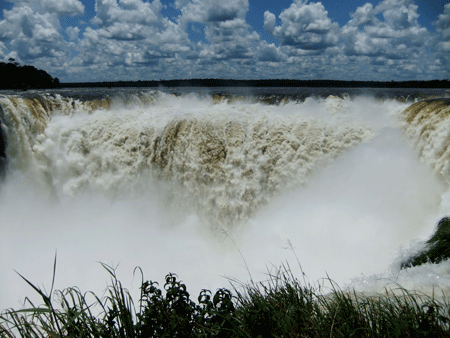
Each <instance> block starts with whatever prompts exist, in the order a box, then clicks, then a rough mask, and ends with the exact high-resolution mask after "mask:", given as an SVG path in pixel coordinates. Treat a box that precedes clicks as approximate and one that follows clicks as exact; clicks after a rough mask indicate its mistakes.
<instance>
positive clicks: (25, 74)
mask: <svg viewBox="0 0 450 338" xmlns="http://www.w3.org/2000/svg"><path fill="white" fill-rule="evenodd" d="M0 74H1V78H0V89H21V90H27V89H41V88H42V89H44V88H86V87H91V88H92V87H107V88H108V87H111V88H112V87H160V86H163V87H334V88H363V87H372V88H450V80H449V79H445V80H430V81H400V82H397V81H341V80H286V79H273V80H232V79H183V80H151V81H115V82H76V83H60V82H59V79H58V78H53V77H52V76H51V75H50V74H48V73H47V72H45V71H44V70H40V69H37V68H35V67H33V66H21V65H20V64H19V63H18V62H16V61H15V60H14V59H12V58H11V59H9V62H8V63H5V62H0Z"/></svg>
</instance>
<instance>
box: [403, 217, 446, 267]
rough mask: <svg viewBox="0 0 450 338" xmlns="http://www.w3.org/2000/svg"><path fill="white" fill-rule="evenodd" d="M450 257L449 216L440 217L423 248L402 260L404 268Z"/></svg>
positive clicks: (436, 261)
mask: <svg viewBox="0 0 450 338" xmlns="http://www.w3.org/2000/svg"><path fill="white" fill-rule="evenodd" d="M449 258H450V217H444V218H442V219H441V220H440V221H439V222H438V223H437V226H436V231H435V232H434V234H433V236H431V238H430V239H429V240H428V241H427V242H426V247H425V250H423V251H422V252H420V253H418V254H417V255H416V256H414V257H411V258H409V259H408V260H406V261H404V262H402V264H401V268H402V269H406V268H409V267H412V266H418V265H422V264H424V263H428V262H430V263H435V264H437V263H440V262H442V261H444V260H446V259H449Z"/></svg>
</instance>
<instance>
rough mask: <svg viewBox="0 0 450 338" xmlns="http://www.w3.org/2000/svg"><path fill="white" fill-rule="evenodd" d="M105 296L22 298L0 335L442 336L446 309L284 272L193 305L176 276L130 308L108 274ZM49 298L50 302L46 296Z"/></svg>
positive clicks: (427, 300)
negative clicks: (317, 282)
mask: <svg viewBox="0 0 450 338" xmlns="http://www.w3.org/2000/svg"><path fill="white" fill-rule="evenodd" d="M103 267H104V268H105V269H106V271H107V273H109V274H110V276H111V283H110V285H109V287H108V289H107V292H106V295H105V296H103V297H101V298H100V297H98V296H96V295H94V294H93V293H90V292H88V293H84V294H83V293H82V292H81V291H80V290H78V289H77V288H68V289H65V290H63V291H55V292H54V293H53V295H52V294H51V293H52V291H51V292H50V294H48V295H47V294H45V293H44V292H43V291H42V290H41V289H39V288H37V287H36V286H34V285H33V284H32V283H31V282H29V281H28V280H26V279H25V278H24V280H25V281H26V282H27V283H29V284H30V286H31V287H32V288H33V289H34V290H35V292H38V294H39V295H40V296H41V297H42V299H43V304H41V305H39V306H35V305H34V304H33V303H32V302H31V301H30V300H28V299H27V301H26V305H27V307H26V308H25V309H21V310H13V309H10V310H5V311H3V312H2V313H1V315H0V337H1V338H12V337H55V338H56V337H99V338H100V337H102V338H103V337H120V338H125V337H261V338H264V337H448V336H450V306H449V304H448V303H447V301H446V300H445V297H444V300H437V299H435V298H434V297H428V296H425V295H422V294H416V293H411V292H408V291H407V290H404V289H399V290H396V292H393V291H389V290H386V291H385V292H384V293H383V294H377V295H373V296H367V295H363V294H359V293H356V292H355V291H347V290H341V289H340V288H339V287H338V286H337V285H336V284H335V283H333V282H332V281H331V280H328V282H329V286H327V287H324V286H319V285H317V286H314V285H311V284H309V283H307V282H306V280H305V279H303V281H299V280H298V279H297V278H295V276H294V275H293V274H292V272H291V270H290V268H289V266H282V267H281V268H280V269H278V270H276V272H275V273H273V274H269V278H268V281H265V282H260V283H254V282H250V284H241V283H238V282H237V281H232V287H231V289H232V290H231V291H230V290H227V289H219V290H217V291H216V293H215V294H214V295H213V294H212V293H211V292H210V291H208V290H202V291H201V292H200V294H199V296H198V298H197V302H195V301H193V300H192V299H191V297H190V294H189V293H188V291H187V288H186V285H185V284H183V283H182V282H181V281H179V280H178V277H177V275H175V274H168V275H167V276H166V278H165V283H164V286H163V287H162V288H160V287H159V285H158V283H157V282H154V281H144V279H143V280H142V283H141V288H140V298H139V300H138V302H137V303H136V304H135V303H134V302H133V300H132V297H131V296H130V294H129V292H128V290H127V289H125V288H124V287H123V286H122V284H121V283H120V281H119V280H118V279H117V277H116V273H115V270H114V269H113V268H112V267H110V266H107V265H103ZM52 296H53V297H52Z"/></svg>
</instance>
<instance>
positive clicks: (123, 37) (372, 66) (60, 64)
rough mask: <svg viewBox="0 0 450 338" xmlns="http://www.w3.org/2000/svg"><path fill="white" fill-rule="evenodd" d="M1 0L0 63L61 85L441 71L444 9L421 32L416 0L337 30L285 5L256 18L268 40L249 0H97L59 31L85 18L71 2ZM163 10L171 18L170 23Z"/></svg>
mask: <svg viewBox="0 0 450 338" xmlns="http://www.w3.org/2000/svg"><path fill="white" fill-rule="evenodd" d="M9 1H10V2H12V3H13V7H12V9H11V10H4V19H3V20H1V21H0V58H2V59H3V60H5V58H6V59H7V58H9V57H14V58H16V59H17V60H18V61H19V62H22V61H24V62H26V63H29V64H34V65H35V66H37V67H38V66H41V67H42V68H43V69H45V70H47V71H49V72H50V73H51V74H52V75H54V76H58V77H60V78H61V77H62V79H63V81H64V79H65V80H66V81H86V80H90V81H102V80H112V81H113V80H122V79H132V80H133V79H134V80H137V79H154V78H180V77H227V78H230V77H234V78H258V77H261V78H265V77H266V78H267V77H276V78H283V77H288V78H295V77H301V78H335V79H361V78H364V76H365V79H373V80H375V79H388V80H389V79H402V78H405V77H406V78H415V77H420V76H424V75H425V76H430V77H431V76H434V77H436V75H432V74H449V69H450V68H449V67H448V65H449V64H450V57H449V55H450V25H449V22H450V4H447V5H446V6H445V7H444V12H443V13H442V14H441V15H439V17H438V18H437V20H436V21H435V22H434V25H435V27H436V32H430V31H428V30H427V29H426V28H425V27H422V26H421V25H420V23H419V21H418V19H419V14H418V7H417V6H416V4H415V1H416V0H382V1H380V2H379V3H378V4H377V5H373V4H371V3H366V4H364V5H362V6H360V7H358V8H357V9H356V10H355V11H354V12H353V13H351V19H350V20H349V22H348V23H347V24H345V25H342V26H339V24H338V23H336V22H334V21H333V20H332V19H331V17H330V15H329V13H328V11H327V8H326V6H324V5H323V4H322V3H320V2H313V1H301V0H293V1H292V2H291V3H290V4H289V6H288V7H286V8H285V9H284V10H282V11H281V13H280V15H279V16H278V17H276V16H275V14H273V13H272V12H270V11H266V12H265V13H262V12H260V13H261V16H262V17H261V19H262V20H263V22H264V28H265V30H266V31H267V32H268V33H269V35H271V36H272V37H273V38H275V39H276V40H277V41H276V42H275V43H273V42H274V40H273V39H272V40H271V41H270V42H267V41H265V40H264V39H263V38H261V36H260V35H259V34H258V33H257V32H256V30H255V29H254V28H253V27H252V26H250V24H249V23H248V22H247V20H246V18H247V14H248V11H249V9H250V4H249V0H227V1H223V0H174V2H173V5H163V4H164V3H165V2H164V1H161V0H96V1H95V16H94V17H93V18H92V19H91V20H90V22H89V23H87V24H86V25H84V26H83V27H81V26H78V25H76V24H75V23H76V21H77V19H75V20H74V21H72V23H71V27H64V29H65V30H64V31H63V28H62V27H61V24H60V19H61V18H63V17H66V16H77V15H81V14H83V13H84V11H85V8H84V6H83V4H82V3H81V1H80V0H9ZM166 6H174V7H175V8H176V9H177V10H179V11H177V13H180V14H178V16H174V15H173V14H171V15H170V20H169V18H168V17H167V16H166V14H165V13H166V11H165V10H164V8H166V9H167V8H168V7H166ZM172 12H173V11H172ZM65 22H67V21H65ZM194 28H195V29H197V33H198V34H197V35H196V36H194V34H193V31H194ZM190 38H191V39H192V40H191V39H190ZM74 51H76V53H73V52H74ZM73 54H75V56H72V55H73ZM442 76H445V75H440V76H439V77H442Z"/></svg>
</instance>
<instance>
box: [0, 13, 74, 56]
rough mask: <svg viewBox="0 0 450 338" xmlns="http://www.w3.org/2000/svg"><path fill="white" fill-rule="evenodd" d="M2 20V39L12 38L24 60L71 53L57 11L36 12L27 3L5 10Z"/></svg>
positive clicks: (10, 46)
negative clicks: (62, 34) (54, 12)
mask: <svg viewBox="0 0 450 338" xmlns="http://www.w3.org/2000/svg"><path fill="white" fill-rule="evenodd" d="M4 17H5V19H4V20H2V21H1V22H0V40H3V41H8V44H9V48H10V49H11V50H15V51H16V52H17V55H18V57H19V58H20V59H22V60H27V59H34V58H36V57H60V56H61V55H65V54H66V53H67V50H68V49H67V46H68V44H67V42H66V41H65V40H64V39H63V37H62V36H61V34H60V33H59V31H60V28H61V27H60V24H59V21H58V18H57V17H56V15H54V14H51V13H36V12H35V11H34V10H33V9H31V8H30V7H28V6H26V5H22V6H19V7H14V8H12V9H11V10H10V11H4Z"/></svg>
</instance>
